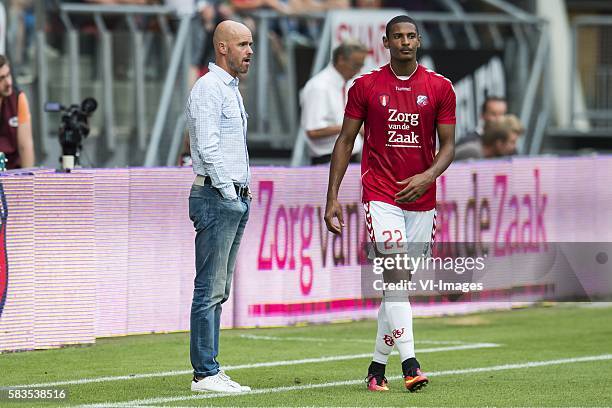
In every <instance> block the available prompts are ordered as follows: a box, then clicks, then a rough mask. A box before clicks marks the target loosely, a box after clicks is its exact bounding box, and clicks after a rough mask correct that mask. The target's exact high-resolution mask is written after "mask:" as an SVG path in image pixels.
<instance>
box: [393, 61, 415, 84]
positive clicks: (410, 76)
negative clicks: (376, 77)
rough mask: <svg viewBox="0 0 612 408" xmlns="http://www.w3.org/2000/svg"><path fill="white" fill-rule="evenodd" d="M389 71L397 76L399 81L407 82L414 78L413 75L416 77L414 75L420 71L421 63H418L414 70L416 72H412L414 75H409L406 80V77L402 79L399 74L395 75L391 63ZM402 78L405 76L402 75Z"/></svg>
mask: <svg viewBox="0 0 612 408" xmlns="http://www.w3.org/2000/svg"><path fill="white" fill-rule="evenodd" d="M389 69H390V70H391V73H393V75H394V76H395V77H396V78H397V79H399V80H401V81H407V80H409V79H410V78H412V76H413V75H414V74H415V73H416V72H417V71H418V70H419V61H417V64H416V68H415V69H414V71H412V73H411V74H410V75H408V77H407V78H406V77H405V76H404V78H400V76H399V75H397V74H396V73H395V71H393V67H392V66H391V63H389ZM402 76H403V75H402Z"/></svg>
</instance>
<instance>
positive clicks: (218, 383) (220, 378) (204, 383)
mask: <svg viewBox="0 0 612 408" xmlns="http://www.w3.org/2000/svg"><path fill="white" fill-rule="evenodd" d="M191 391H213V392H226V393H240V392H247V391H251V388H250V387H243V386H241V385H240V384H238V383H237V382H236V381H232V380H231V379H230V378H229V376H228V375H227V374H225V373H224V372H223V371H219V372H218V373H217V374H215V375H211V376H208V377H204V378H203V379H201V380H200V381H191Z"/></svg>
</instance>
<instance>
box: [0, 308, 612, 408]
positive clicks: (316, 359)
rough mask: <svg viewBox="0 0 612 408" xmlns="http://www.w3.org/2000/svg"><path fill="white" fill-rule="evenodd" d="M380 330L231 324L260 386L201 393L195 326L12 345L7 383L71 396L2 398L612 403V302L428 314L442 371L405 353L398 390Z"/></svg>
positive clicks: (154, 403) (11, 403)
mask: <svg viewBox="0 0 612 408" xmlns="http://www.w3.org/2000/svg"><path fill="white" fill-rule="evenodd" d="M375 331H376V322H374V321H362V322H352V323H337V324H327V325H308V326H301V327H290V328H274V329H244V330H224V331H222V333H221V353H220V358H219V360H220V361H221V363H222V364H223V365H224V366H225V367H227V373H228V374H229V375H230V376H232V378H233V379H235V380H237V381H239V382H241V383H243V384H246V385H250V386H251V387H252V388H253V393H251V394H244V395H237V396H236V395H233V396H227V395H214V394H208V393H192V392H191V391H190V389H189V385H190V380H191V376H190V374H189V370H190V365H189V335H188V333H173V334H157V335H143V336H130V337H122V338H110V339H99V340H98V341H97V343H96V344H95V345H93V346H86V347H66V348H63V349H57V350H46V351H34V352H22V353H7V354H2V355H0V387H10V386H15V385H21V386H25V385H31V384H35V385H42V386H44V387H47V388H48V387H51V386H54V387H56V388H63V389H66V390H67V391H68V398H67V399H66V400H64V401H44V402H43V401H33V400H30V401H25V402H16V401H15V400H8V399H7V398H6V395H4V394H3V395H4V396H3V399H2V400H0V407H9V408H10V407H25V406H63V407H73V406H81V405H94V404H98V405H97V406H109V407H113V406H114V407H128V406H131V407H136V406H140V407H199V406H257V407H276V406H283V407H286V406H296V407H297V406H300V407H305V406H345V407H346V406H367V407H383V406H419V407H421V406H422V407H426V406H436V407H455V406H460V407H475V406H496V407H510V406H512V407H517V406H537V407H551V406H555V407H575V406H580V407H586V406H597V407H603V406H612V307H607V306H606V305H605V304H592V305H577V304H559V305H553V306H549V307H543V306H539V307H531V308H525V309H518V310H512V311H502V312H490V313H479V314H472V315H465V316H454V317H441V318H425V319H423V318H417V319H415V323H414V333H415V338H416V348H417V358H418V359H419V361H420V362H421V365H422V368H423V369H424V371H425V372H428V373H431V376H430V385H429V386H428V387H427V388H425V389H424V390H423V391H421V392H418V393H408V392H407V391H406V390H404V389H403V386H402V382H401V379H400V378H399V375H400V374H401V369H400V361H399V356H398V355H397V354H395V355H393V356H392V357H391V359H390V361H389V365H388V368H387V377H389V378H390V387H391V390H390V391H389V392H386V393H371V392H368V391H366V389H365V383H364V382H363V378H364V377H365V374H366V370H367V366H368V364H369V361H370V358H371V352H372V349H373V337H374V335H375ZM419 350H421V352H419ZM145 374H149V375H148V376H145ZM102 377H107V378H102ZM57 382H59V384H58V385H53V384H54V383H57Z"/></svg>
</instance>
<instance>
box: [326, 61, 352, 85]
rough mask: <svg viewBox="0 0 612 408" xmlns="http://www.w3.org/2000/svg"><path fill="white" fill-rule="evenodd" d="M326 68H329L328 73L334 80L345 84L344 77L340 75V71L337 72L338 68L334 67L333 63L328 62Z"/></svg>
mask: <svg viewBox="0 0 612 408" xmlns="http://www.w3.org/2000/svg"><path fill="white" fill-rule="evenodd" d="M327 68H328V69H329V73H330V75H331V76H332V77H333V79H334V80H335V81H337V82H338V83H340V84H343V85H344V84H345V83H346V82H347V81H346V79H344V77H343V76H342V74H341V73H340V72H338V70H337V69H336V67H334V64H332V63H330V64H329V65H328V66H327Z"/></svg>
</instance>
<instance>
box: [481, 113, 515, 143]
mask: <svg viewBox="0 0 612 408" xmlns="http://www.w3.org/2000/svg"><path fill="white" fill-rule="evenodd" d="M524 131H525V128H524V127H523V124H522V123H521V120H520V119H519V118H518V117H517V116H516V115H512V114H509V115H504V116H502V117H501V118H500V119H499V120H493V121H490V122H487V123H485V127H484V132H483V134H482V144H483V145H484V146H493V145H494V144H495V143H496V142H497V141H502V142H506V141H507V140H508V138H509V137H510V132H515V133H518V134H519V135H521V134H523V132H524Z"/></svg>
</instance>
